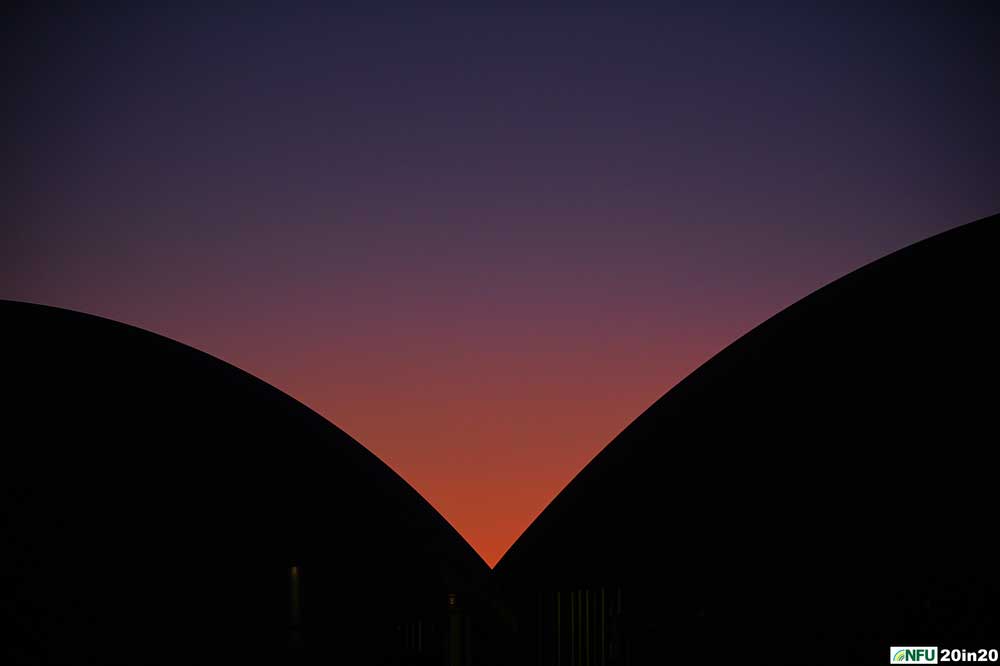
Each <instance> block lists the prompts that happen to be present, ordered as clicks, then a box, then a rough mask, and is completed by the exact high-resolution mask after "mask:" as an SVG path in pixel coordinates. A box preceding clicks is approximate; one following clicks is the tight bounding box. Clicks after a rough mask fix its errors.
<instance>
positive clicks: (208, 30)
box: [0, 2, 1000, 564]
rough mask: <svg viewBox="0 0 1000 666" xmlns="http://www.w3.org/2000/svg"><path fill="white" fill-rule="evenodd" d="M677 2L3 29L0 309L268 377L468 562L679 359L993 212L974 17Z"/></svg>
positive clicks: (205, 13) (49, 19) (997, 40)
mask: <svg viewBox="0 0 1000 666" xmlns="http://www.w3.org/2000/svg"><path fill="white" fill-rule="evenodd" d="M698 4H699V5H701V7H700V8H698V9H692V8H682V7H679V6H678V7H677V8H674V9H664V10H660V11H659V12H653V11H651V10H645V9H635V10H623V9H621V8H613V9H612V8H604V9H600V8H591V9H580V8H579V7H577V8H575V9H573V10H565V9H556V8H551V9H547V10H538V11H514V10H511V9H505V8H499V9H495V10H489V11H479V12H476V13H473V12H470V11H450V10H439V11H435V12H428V11H415V10H412V9H411V10H405V11H404V10H399V9H394V8H389V7H384V8H382V9H380V10H378V11H374V10H369V11H368V12H367V13H362V12H354V11H346V10H345V11H336V10H322V11H320V10H313V9H294V10H293V9H288V8H286V7H283V6H281V7H279V5H278V4H275V5H274V6H272V7H270V8H268V7H263V6H260V7H258V8H255V9H253V10H246V11H244V12H242V13H240V14H232V13H226V12H223V11H209V10H204V9H198V10H188V9H183V10H182V9H178V8H172V9H163V10H160V9H136V8H131V9H109V8H104V9H101V10H100V11H93V12H90V13H88V12H84V11H79V10H68V9H61V10H52V11H51V12H49V13H46V12H44V11H41V10H23V11H15V12H13V13H11V10H5V11H6V12H7V13H6V14H5V19H4V21H3V25H4V27H3V42H4V44H5V46H4V47H3V48H4V49H5V51H6V53H5V58H4V62H5V63H6V68H7V70H8V71H7V72H6V77H5V80H7V81H8V87H7V89H8V93H7V95H6V104H5V105H4V117H5V120H6V122H5V125H4V126H5V128H6V132H5V144H4V146H5V151H4V153H5V155H6V156H7V163H8V167H9V169H8V171H9V175H8V176H7V178H6V179H5V183H4V186H3V191H4V197H3V202H4V206H5V208H6V210H5V212H4V219H5V223H4V225H3V227H2V229H0V287H2V290H0V297H3V298H12V299H18V300H27V301H33V302H39V303H47V304H51V305H57V306H62V307H69V308H73V309H77V310H83V311H86V312H92V313H95V314H99V315H103V316H107V317H111V318H113V319H117V320H121V321H125V322H128V323H133V324H136V325H139V326H143V327H145V328H149V329H151V330H154V331H156V332H159V333H162V334H165V335H167V336H170V337H173V338H175V339H178V340H180V341H182V342H186V343H188V344H192V345H194V346H196V347H198V348H200V349H204V350H205V351H208V352H210V353H212V354H214V355H216V356H219V357H221V358H223V359H225V360H227V361H230V362H232V363H234V364H236V365H238V366H240V367H242V368H244V369H246V370H248V371H249V372H251V373H253V374H255V375H257V376H259V377H261V378H262V379H264V380H266V381H269V382H271V383H273V384H275V385H276V386H278V387H279V388H281V389H283V390H285V391H287V392H289V393H291V394H292V395H293V396H295V397H296V398H298V399H300V400H302V401H303V402H305V403H306V404H308V405H310V406H312V407H313V408H315V409H317V410H318V411H319V412H320V413H322V414H323V415H324V416H326V417H327V418H329V419H330V420H331V421H333V422H334V423H336V424H338V425H339V426H341V427H342V428H344V429H345V430H347V431H348V432H349V433H350V434H352V435H353V436H355V437H356V438H357V439H358V440H359V441H361V442H362V443H363V444H364V445H366V446H367V447H368V448H370V449H371V450H372V451H374V452H375V453H376V454H377V455H379V456H380V457H381V458H382V459H383V460H385V461H386V462H388V463H389V464H390V465H391V466H392V467H393V468H394V469H396V470H397V471H398V472H399V473H400V474H402V475H403V477H404V478H406V479H407V480H408V481H410V482H411V483H412V484H413V485H414V486H415V487H416V488H417V490H419V491H420V492H421V493H423V494H424V495H425V496H426V497H427V498H428V499H429V500H430V501H431V502H432V503H433V504H434V505H435V506H436V507H437V508H438V509H439V510H440V511H441V512H442V513H443V514H444V516H445V517H446V518H448V519H449V520H450V521H451V522H452V523H453V524H454V525H455V526H456V527H457V528H458V529H459V531H461V532H462V533H463V535H465V536H466V537H467V538H468V539H469V540H470V542H471V543H472V544H473V546H474V547H476V548H477V550H479V552H480V553H481V554H482V555H483V556H484V557H485V558H486V560H487V561H488V562H490V563H491V564H492V563H493V562H494V561H495V560H496V559H497V558H498V557H499V556H500V554H502V552H503V551H504V550H505V549H506V548H507V546H509V545H510V543H511V542H512V541H513V540H514V539H515V538H516V537H517V535H518V534H519V533H520V532H521V531H522V530H523V529H524V528H525V527H526V526H527V525H528V523H529V522H530V520H531V519H532V518H533V517H534V516H535V515H537V513H538V512H539V511H540V510H541V509H542V508H543V507H544V506H545V504H547V503H548V501H549V500H550V499H551V498H552V497H553V496H554V495H555V494H556V493H557V492H558V491H559V490H560V489H561V488H562V487H563V486H564V485H565V484H566V483H567V482H568V481H569V480H570V479H571V478H572V476H573V475H574V474H576V472H577V471H579V469H580V468H581V467H582V466H583V465H584V464H585V463H586V462H587V461H588V460H589V459H590V458H591V457H592V456H593V455H594V454H595V453H596V452H597V451H598V450H600V448H601V447H603V446H604V445H605V444H606V443H607V442H608V441H609V440H610V439H611V438H612V437H613V436H614V435H615V434H617V432H618V431H620V430H621V428H622V427H624V426H625V425H626V424H627V423H628V422H629V421H630V420H631V419H633V418H634V417H635V416H637V415H638V414H639V413H640V412H641V411H642V410H643V409H645V408H646V407H647V406H648V405H649V404H650V403H651V402H653V400H655V399H656V398H657V397H659V396H660V395H661V394H662V393H663V392H665V391H666V390H667V389H669V388H670V387H671V386H672V385H673V384H674V383H676V382H677V381H679V380H680V379H681V378H683V376H684V375H685V374H687V373H688V372H690V371H691V370H693V369H694V368H695V367H697V365H699V364H700V363H701V362H703V361H704V360H706V359H707V358H708V357H709V356H710V355H712V354H714V353H715V352H717V351H719V350H720V349H721V348H722V347H723V346H725V345H726V344H728V343H729V342H731V341H733V340H734V339H735V338H737V337H738V336H739V335H741V334H743V333H745V332H746V331H747V330H749V329H750V328H751V327H752V326H754V325H756V324H757V323H760V322H761V321H763V320H764V319H766V318H767V317H769V316H770V315H772V314H774V313H775V312H777V311H778V310H779V309H781V308H783V307H785V306H786V305H789V304H791V303H792V302H793V301H795V300H797V299H799V298H801V297H803V296H805V295H807V294H808V293H810V292H811V291H813V290H814V289H816V288H817V287H819V286H821V285H823V284H824V283H826V282H829V281H830V280H832V279H835V278H837V277H839V276H841V275H843V274H844V273H845V272H847V271H850V270H852V269H854V268H857V267H859V266H861V265H862V264H864V263H867V262H868V261H871V260H873V259H876V258H878V257H879V256H881V255H884V254H886V253H887V252H890V251H892V250H894V249H897V248H900V247H902V246H904V245H908V244H910V243H912V242H914V241H916V240H919V239H921V238H925V237H927V236H929V235H931V234H934V233H936V232H939V231H943V230H945V229H948V228H950V227H953V226H956V225H958V224H961V223H964V222H968V221H972V220H974V219H977V218H980V217H984V216H986V215H990V214H993V213H996V212H998V211H1000V178H998V174H1000V150H998V148H1000V136H998V122H997V120H996V119H997V118H1000V95H998V90H997V89H998V81H1000V71H998V70H1000V48H998V46H997V44H1000V34H998V32H1000V31H998V26H1000V22H998V12H997V10H996V8H995V7H993V8H992V10H991V11H987V10H984V9H982V7H989V5H988V4H984V5H981V6H980V5H975V4H969V3H965V4H963V3H954V2H949V3H943V2H942V3H936V4H931V5H917V3H900V4H898V5H894V4H882V3H865V4H864V6H863V7H862V6H858V7H857V8H845V6H844V5H845V3H829V4H828V6H827V7H825V8H822V9H815V8H811V7H810V8H804V7H802V6H800V5H799V3H789V4H788V5H787V6H784V7H781V8H778V6H777V5H769V6H768V8H766V9H765V8H762V6H751V5H748V4H747V3H732V5H731V6H727V5H715V6H712V7H710V8H705V6H704V5H703V3H698ZM848 4H849V3H848ZM10 167H12V168H10Z"/></svg>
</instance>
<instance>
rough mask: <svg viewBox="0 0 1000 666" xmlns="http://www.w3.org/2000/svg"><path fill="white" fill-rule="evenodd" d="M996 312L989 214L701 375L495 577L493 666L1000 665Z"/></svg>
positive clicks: (655, 409)
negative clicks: (916, 654)
mask: <svg viewBox="0 0 1000 666" xmlns="http://www.w3.org/2000/svg"><path fill="white" fill-rule="evenodd" d="M998 304H1000V216H994V217H992V218H987V219H984V220H981V221H979V222H975V223H972V224H968V225H966V226H963V227H959V228H957V229H954V230H952V231H949V232H947V233H944V234H941V235H939V236H936V237H934V238H931V239H929V240H927V241H924V242H921V243H917V244H916V245H913V246H910V247H908V248H906V249H904V250H901V251H899V252H896V253H894V254H892V255H890V256H888V257H885V258H883V259H881V260H880V261H877V262H875V263H873V264H870V265H868V266H866V267H865V268H862V269H860V270H858V271H855V272H854V273H851V274H850V275H848V276H846V277H844V278H842V279H840V280H838V281H836V282H834V283H832V284H830V285H828V286H827V287H824V288H823V289H820V290H819V291H817V292H815V293H814V294H812V295H811V296H809V297H808V298H806V299H804V300H802V301H800V302H798V303H796V304H795V305H793V306H791V307H789V308H787V309H786V310H784V311H783V312H781V313H779V314H778V315H776V316H775V317H773V318H771V319H770V320H768V321H767V322H765V323H764V324H762V325H760V326H758V327H757V328H756V329H754V330H753V331H751V332H750V333H749V334H747V335H745V336H744V337H743V338H741V339H740V340H738V341H737V342H735V343H734V344H732V345H731V346H730V347H728V348H727V349H725V350H724V351H722V352H721V353H719V354H718V355H717V356H715V357H714V358H712V359H711V360H710V361H709V362H707V363H706V364H705V365H703V366H702V367H701V368H699V369H698V370H697V371H696V372H694V373H693V374H692V375H690V376H689V377H688V378H687V379H685V380H684V381H682V382H681V383H680V384H678V385H677V386H676V387H675V388H673V389H672V390H671V391H670V392H668V393H667V394H666V395H665V396H663V397H662V398H661V399H660V400H658V401H657V402H656V403H655V404H653V405H652V406H651V407H650V408H649V409H648V410H647V411H646V412H645V413H643V414H642V415H641V416H640V417H639V418H638V419H636V420H635V421H634V422H633V423H632V424H631V425H630V426H629V427H628V428H627V429H625V431H623V432H622V433H621V434H620V435H619V436H618V437H617V438H615V440H614V441H612V442H611V444H610V445H608V446H607V447H606V448H605V449H604V450H603V451H602V452H601V453H600V454H599V455H598V456H597V457H595V458H594V460H593V461H592V462H591V463H590V464H589V465H588V466H587V467H586V468H585V469H584V470H583V471H582V472H581V473H580V474H579V475H578V476H577V477H576V479H575V480H574V481H573V482H572V483H571V484H570V485H569V486H568V487H567V488H566V489H565V490H564V491H563V492H562V493H561V494H560V495H559V496H558V497H557V498H556V499H555V500H554V501H553V502H552V504H551V505H550V506H549V507H548V508H547V509H546V510H545V511H544V512H543V513H542V514H541V515H540V516H539V518H538V519H537V520H536V521H535V522H534V524H532V525H531V527H530V528H529V529H528V530H527V531H526V532H525V533H524V535H523V536H522V537H521V538H520V539H519V540H518V541H517V543H516V544H515V545H514V546H513V547H512V548H511V549H510V551H509V552H508V553H507V554H506V555H505V556H504V558H503V559H502V560H501V561H500V562H499V563H498V565H497V567H496V569H495V571H494V574H495V577H496V581H495V582H496V584H497V585H498V586H499V587H500V590H501V592H502V594H503V595H504V596H505V597H506V598H507V599H508V601H509V604H510V606H511V608H512V610H513V612H514V613H513V614H514V621H513V622H512V631H513V634H512V636H513V638H512V639H511V643H510V644H511V646H512V647H511V651H510V654H511V656H512V660H511V661H510V663H521V664H547V665H548V664H559V665H562V666H569V665H582V664H587V665H588V666H609V665H612V664H615V665H618V664H654V663H679V664H691V663H705V664H709V663H711V664H716V663H725V662H732V661H736V662H738V663H760V664H764V663H768V664H825V663H829V664H875V663H885V660H886V658H887V656H888V654H887V653H888V651H889V648H890V646H892V645H897V646H898V645H903V646H905V645H919V646H939V647H951V648H957V647H965V648H981V647H985V646H988V645H993V646H994V647H995V646H996V641H997V640H1000V547H998V543H1000V542H998V539H997V530H998V529H1000V528H998V525H1000V521H998V517H997V489H998V465H997V462H996V456H997V451H996V449H997V441H998V436H997V429H998V418H1000V401H998V397H1000V392H998V390H997V385H996V381H997V377H1000V367H998V365H1000V364H998V349H1000V345H998V343H1000V326H998V320H997V318H996V317H997V314H998V312H997V311H998ZM514 655H517V657H516V658H515V657H514Z"/></svg>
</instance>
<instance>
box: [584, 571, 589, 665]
mask: <svg viewBox="0 0 1000 666" xmlns="http://www.w3.org/2000/svg"><path fill="white" fill-rule="evenodd" d="M584 594H586V596H587V605H586V606H585V608H586V611H587V619H586V623H585V624H586V627H587V634H586V636H587V640H586V646H587V666H590V590H589V589H588V590H587V591H586V592H585V593H584Z"/></svg>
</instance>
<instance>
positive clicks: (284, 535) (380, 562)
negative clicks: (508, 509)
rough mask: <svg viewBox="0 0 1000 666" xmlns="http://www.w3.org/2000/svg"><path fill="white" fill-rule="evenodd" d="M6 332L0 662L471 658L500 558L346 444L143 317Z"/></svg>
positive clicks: (15, 316) (12, 323)
mask: <svg viewBox="0 0 1000 666" xmlns="http://www.w3.org/2000/svg"><path fill="white" fill-rule="evenodd" d="M0 323H2V341H3V345H2V349H3V363H2V368H3V370H2V377H3V384H4V395H5V397H4V403H3V407H4V410H3V414H4V419H3V464H2V465H0V467H2V469H3V474H4V476H5V477H6V479H5V480H4V483H3V487H2V490H0V493H2V495H0V502H2V504H0V506H2V508H0V511H2V514H3V515H2V516H0V521H2V526H0V576H2V577H3V590H2V593H0V608H2V610H0V614H2V617H3V619H2V622H3V626H4V628H5V630H4V632H3V635H4V637H3V639H2V640H0V661H2V662H3V663H58V664H70V663H98V664H117V663H127V664H139V663H142V664H153V663H246V662H254V663H256V662H259V661H267V662H270V663H286V662H289V661H302V662H313V661H315V662H322V663H326V664H329V663H343V664H380V663H390V664H397V663H400V664H422V663H433V664H452V665H456V666H457V665H459V664H468V663H470V660H471V657H472V655H473V654H475V652H473V650H474V649H475V648H476V646H477V644H478V642H480V641H482V640H484V639H483V638H482V636H483V627H484V626H485V625H486V624H488V622H487V620H485V619H484V616H483V613H484V612H488V608H487V607H486V606H485V605H484V601H483V596H482V595H483V585H484V583H485V582H486V576H487V575H488V568H487V566H486V565H485V563H484V562H483V561H482V560H481V559H480V558H479V557H478V555H476V553H475V552H474V551H473V550H472V549H471V547H469V546H468V544H466V542H465V541H464V540H463V539H462V538H461V537H460V536H459V535H458V534H457V533H456V532H455V531H454V530H453V529H452V528H451V526H450V525H448V524H447V523H446V522H445V521H444V519H443V518H441V516H440V515H439V514H438V513H437V512H436V511H434V510H433V509H432V508H431V507H430V505H428V504H427V502H426V501H424V500H423V499H422V498H421V497H420V496H419V495H418V494H417V493H416V492H415V491H414V490H413V489H412V488H411V487H410V486H408V485H407V484H406V483H405V482H404V481H403V480H402V479H401V478H399V477H398V476H397V475H396V474H395V473H393V472H392V471H391V470H390V469H389V468H388V467H386V466H385V465H384V464H383V463H382V462H380V461H379V460H378V459H377V458H376V457H375V456H373V455H372V454H371V453H370V452H368V451H367V450H366V449H364V448H363V447H362V446H361V445H359V444H358V443H357V442H355V441H354V440H352V439H351V438H350V437H349V436H348V435H346V434H345V433H344V432H342V431H341V430H339V429H337V428H336V427H334V426H332V425H331V424H330V423H328V422H327V421H326V420H324V419H323V418H321V417H320V416H319V415H317V414H316V413H314V412H312V411H311V410H309V409H308V408H306V407H304V406H303V405H301V404H300V403H298V402H296V401H295V400H293V399H291V398H290V397H288V396H287V395H285V394H283V393H281V392H280V391H278V390H277V389H275V388H273V387H271V386H269V385H267V384H265V383H263V382H261V381H259V380H257V379H255V378H254V377H252V376H250V375H248V374H246V373H245V372H242V371H241V370H238V369H237V368H235V367H233V366H231V365H228V364H226V363H224V362H222V361H219V360H218V359H215V358H213V357H211V356H208V355H207V354H204V353H202V352H199V351H196V350H194V349H192V348H190V347H187V346H184V345H182V344H179V343H176V342H173V341H171V340H168V339H166V338H163V337H160V336H158V335H154V334H152V333H149V332H146V331H142V330H139V329H137V328H133V327H131V326H126V325H123V324H118V323H115V322H112V321H108V320H106V319H101V318H98V317H93V316H89V315H84V314H79V313H75V312H70V311H66V310H60V309H56V308H50V307H44V306H38V305H30V304H25V303H14V302H8V301H4V302H0ZM386 417H387V418H391V414H387V415H386ZM484 656H485V652H484ZM477 661H478V662H481V660H477Z"/></svg>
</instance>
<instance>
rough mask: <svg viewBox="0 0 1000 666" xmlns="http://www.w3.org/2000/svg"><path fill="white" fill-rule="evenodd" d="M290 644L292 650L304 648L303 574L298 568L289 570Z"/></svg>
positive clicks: (293, 567) (294, 567) (293, 566)
mask: <svg viewBox="0 0 1000 666" xmlns="http://www.w3.org/2000/svg"><path fill="white" fill-rule="evenodd" d="M288 630H289V636H288V644H289V647H291V648H292V649H299V648H301V647H302V574H301V572H300V570H299V567H298V566H295V565H292V567H291V568H290V569H289V570H288Z"/></svg>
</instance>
